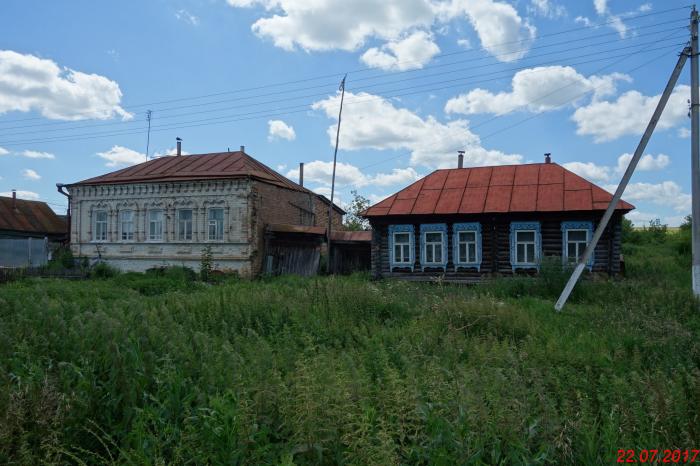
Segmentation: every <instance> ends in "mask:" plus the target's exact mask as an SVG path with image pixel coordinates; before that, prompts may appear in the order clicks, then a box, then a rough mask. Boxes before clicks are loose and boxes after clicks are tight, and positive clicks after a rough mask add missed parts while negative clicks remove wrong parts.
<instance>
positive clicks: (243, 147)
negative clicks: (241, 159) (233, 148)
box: [241, 146, 245, 154]
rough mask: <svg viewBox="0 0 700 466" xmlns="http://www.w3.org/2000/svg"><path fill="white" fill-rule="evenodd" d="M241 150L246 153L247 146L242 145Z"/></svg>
mask: <svg viewBox="0 0 700 466" xmlns="http://www.w3.org/2000/svg"><path fill="white" fill-rule="evenodd" d="M241 152H243V153H244V154H245V146H241Z"/></svg>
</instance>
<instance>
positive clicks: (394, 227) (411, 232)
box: [389, 225, 416, 271]
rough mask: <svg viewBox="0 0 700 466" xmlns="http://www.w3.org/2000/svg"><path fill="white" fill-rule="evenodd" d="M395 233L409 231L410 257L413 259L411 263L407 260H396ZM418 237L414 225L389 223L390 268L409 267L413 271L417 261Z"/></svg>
mask: <svg viewBox="0 0 700 466" xmlns="http://www.w3.org/2000/svg"><path fill="white" fill-rule="evenodd" d="M394 233H408V242H409V245H408V257H409V260H410V261H411V262H410V263H409V264H407V263H405V262H396V261H395V260H394ZM415 250H416V237H415V228H414V227H413V225H389V269H390V270H394V268H401V269H405V268H409V269H411V271H413V267H414V266H415V263H416V251H415Z"/></svg>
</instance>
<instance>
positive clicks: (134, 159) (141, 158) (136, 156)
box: [97, 146, 146, 167]
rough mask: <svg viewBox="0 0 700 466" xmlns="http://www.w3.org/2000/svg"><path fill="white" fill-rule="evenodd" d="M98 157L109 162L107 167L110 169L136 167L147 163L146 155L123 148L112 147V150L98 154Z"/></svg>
mask: <svg viewBox="0 0 700 466" xmlns="http://www.w3.org/2000/svg"><path fill="white" fill-rule="evenodd" d="M97 155H98V156H99V157H101V158H103V159H105V160H106V161H107V163H106V164H105V165H106V166H108V167H119V166H128V165H136V164H137V163H142V162H145V161H146V154H142V153H140V152H136V151H135V150H132V149H129V148H127V147H123V146H112V148H111V149H110V150H108V151H106V152H98V153H97Z"/></svg>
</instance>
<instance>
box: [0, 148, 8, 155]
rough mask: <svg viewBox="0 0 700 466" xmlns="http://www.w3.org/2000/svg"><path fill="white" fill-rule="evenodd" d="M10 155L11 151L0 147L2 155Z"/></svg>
mask: <svg viewBox="0 0 700 466" xmlns="http://www.w3.org/2000/svg"><path fill="white" fill-rule="evenodd" d="M9 153H10V151H9V150H7V149H5V148H4V147H0V155H7V154H9Z"/></svg>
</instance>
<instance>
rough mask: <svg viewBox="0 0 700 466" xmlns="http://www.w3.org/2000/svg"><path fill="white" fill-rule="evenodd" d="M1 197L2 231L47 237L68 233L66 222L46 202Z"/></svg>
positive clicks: (0, 222) (0, 216) (0, 228)
mask: <svg viewBox="0 0 700 466" xmlns="http://www.w3.org/2000/svg"><path fill="white" fill-rule="evenodd" d="M14 202H15V206H16V208H13V206H12V203H13V200H12V198H11V197H0V230H4V231H16V232H26V233H35V234H37V233H39V234H47V235H62V234H66V233H67V227H66V221H65V220H64V219H62V218H61V217H59V216H58V215H56V213H55V212H54V211H53V210H51V208H50V207H49V206H48V204H46V203H45V202H40V201H27V200H24V199H16V200H15V201H14Z"/></svg>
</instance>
